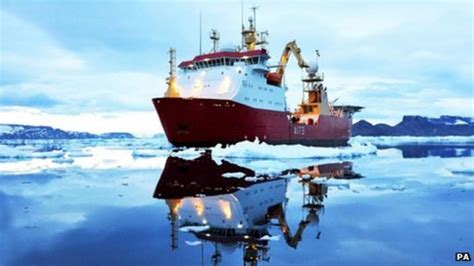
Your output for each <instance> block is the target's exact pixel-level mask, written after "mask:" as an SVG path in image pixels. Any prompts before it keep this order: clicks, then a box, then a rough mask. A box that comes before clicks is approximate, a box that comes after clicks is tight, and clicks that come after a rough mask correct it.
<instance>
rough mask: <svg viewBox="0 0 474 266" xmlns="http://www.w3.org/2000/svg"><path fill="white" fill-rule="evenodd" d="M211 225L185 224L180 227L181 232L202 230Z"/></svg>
mask: <svg viewBox="0 0 474 266" xmlns="http://www.w3.org/2000/svg"><path fill="white" fill-rule="evenodd" d="M209 228H210V227H209V225H202V226H183V227H181V228H179V231H181V232H202V231H206V230H208V229H209Z"/></svg>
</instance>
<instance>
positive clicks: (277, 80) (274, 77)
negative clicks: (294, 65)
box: [267, 41, 309, 86]
mask: <svg viewBox="0 0 474 266" xmlns="http://www.w3.org/2000/svg"><path fill="white" fill-rule="evenodd" d="M291 54H293V55H294V56H295V57H296V60H298V66H299V67H300V68H308V67H309V65H308V64H307V63H306V61H305V60H304V59H303V56H302V55H301V49H300V48H299V47H298V45H297V44H296V41H291V42H289V43H287V44H286V46H285V49H283V53H282V55H281V58H280V63H279V64H278V68H277V70H276V71H275V72H270V73H268V75H267V83H268V84H272V85H276V86H280V85H281V82H282V79H283V75H284V74H285V68H286V64H287V63H288V60H289V59H290V55H291Z"/></svg>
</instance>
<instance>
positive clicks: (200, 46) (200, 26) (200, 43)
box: [199, 9, 202, 55]
mask: <svg viewBox="0 0 474 266" xmlns="http://www.w3.org/2000/svg"><path fill="white" fill-rule="evenodd" d="M201 13H202V12H201V9H199V54H200V55H201V54H202V15H201Z"/></svg>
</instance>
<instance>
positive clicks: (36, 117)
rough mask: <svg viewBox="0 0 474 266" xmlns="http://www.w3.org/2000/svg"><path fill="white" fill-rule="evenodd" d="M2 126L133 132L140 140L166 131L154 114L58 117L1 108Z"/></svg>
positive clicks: (99, 113) (128, 112) (43, 113)
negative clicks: (15, 125) (21, 125)
mask: <svg viewBox="0 0 474 266" xmlns="http://www.w3.org/2000/svg"><path fill="white" fill-rule="evenodd" d="M0 123H9V124H26V125H38V126H39V125H48V126H52V127H55V128H60V129H63V130H71V131H87V132H91V133H96V134H100V133H105V132H130V133H132V134H134V135H135V136H139V137H151V136H153V134H156V133H158V132H163V129H162V127H161V124H160V122H159V118H158V115H157V114H156V113H155V112H153V111H150V112H142V111H136V112H133V111H123V112H96V113H78V114H54V113H47V112H44V111H41V110H39V109H36V108H25V107H13V108H0Z"/></svg>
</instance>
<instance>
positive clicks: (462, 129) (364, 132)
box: [352, 115, 474, 136]
mask: <svg viewBox="0 0 474 266" xmlns="http://www.w3.org/2000/svg"><path fill="white" fill-rule="evenodd" d="M352 135H353V136H472V135H474V119H472V118H470V117H461V116H447V115H445V116H440V117H439V118H428V117H423V116H404V117H403V119H402V121H401V122H400V123H398V124H396V125H395V126H389V125H387V124H376V125H372V124H371V123H369V122H367V121H365V120H360V121H359V122H357V123H355V124H354V125H353V126H352Z"/></svg>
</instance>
